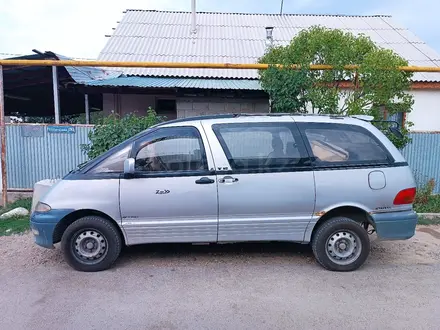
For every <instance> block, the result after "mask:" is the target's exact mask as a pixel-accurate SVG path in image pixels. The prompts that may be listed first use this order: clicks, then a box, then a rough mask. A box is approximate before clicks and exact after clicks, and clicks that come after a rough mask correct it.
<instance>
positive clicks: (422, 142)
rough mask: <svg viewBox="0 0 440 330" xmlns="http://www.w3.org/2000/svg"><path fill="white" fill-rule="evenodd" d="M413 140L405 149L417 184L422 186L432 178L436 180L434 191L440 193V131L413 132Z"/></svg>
mask: <svg viewBox="0 0 440 330" xmlns="http://www.w3.org/2000/svg"><path fill="white" fill-rule="evenodd" d="M411 138H412V142H411V143H410V144H408V145H407V146H406V147H405V149H404V150H403V152H402V153H403V155H404V156H405V158H406V159H407V161H408V164H409V165H410V166H411V168H412V170H413V172H414V176H415V178H416V181H417V184H418V185H419V186H422V185H424V184H426V183H427V182H428V180H430V179H434V180H435V182H436V185H435V190H434V192H435V193H436V194H440V132H413V133H411Z"/></svg>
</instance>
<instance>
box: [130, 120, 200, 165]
mask: <svg viewBox="0 0 440 330" xmlns="http://www.w3.org/2000/svg"><path fill="white" fill-rule="evenodd" d="M134 158H135V170H136V172H145V173H149V172H182V171H183V172H185V171H186V172H187V171H201V170H207V169H208V164H207V161H206V154H205V148H204V146H203V142H202V139H201V136H200V133H199V131H198V130H197V129H196V128H195V127H165V128H160V129H158V130H156V131H154V132H152V133H151V134H149V135H147V136H146V137H145V138H143V139H142V140H141V141H138V142H137V143H136V154H135V157H134Z"/></svg>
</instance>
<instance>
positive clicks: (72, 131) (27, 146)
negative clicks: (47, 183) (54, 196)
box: [6, 124, 92, 189]
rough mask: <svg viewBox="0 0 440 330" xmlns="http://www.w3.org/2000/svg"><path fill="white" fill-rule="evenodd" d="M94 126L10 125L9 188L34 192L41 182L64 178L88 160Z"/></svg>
mask: <svg viewBox="0 0 440 330" xmlns="http://www.w3.org/2000/svg"><path fill="white" fill-rule="evenodd" d="M91 129H92V127H91V126H84V125H71V126H63V125H32V124H31V125H24V124H20V125H7V127H6V141H7V142H6V148H7V175H8V188H12V189H30V188H33V186H34V184H35V183H36V182H38V181H40V180H44V179H52V178H60V177H63V176H64V175H65V174H66V173H68V172H69V171H70V170H72V169H74V168H75V167H76V166H77V165H78V164H81V163H82V162H84V161H85V160H86V159H87V157H86V156H85V155H84V153H83V152H82V151H81V147H80V146H81V144H84V143H88V137H87V134H88V133H89V131H90V130H91Z"/></svg>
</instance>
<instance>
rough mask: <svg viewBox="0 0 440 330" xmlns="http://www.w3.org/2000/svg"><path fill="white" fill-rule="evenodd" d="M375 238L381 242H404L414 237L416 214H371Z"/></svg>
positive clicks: (410, 212) (411, 212) (412, 212)
mask: <svg viewBox="0 0 440 330" xmlns="http://www.w3.org/2000/svg"><path fill="white" fill-rule="evenodd" d="M371 217H372V218H373V221H374V224H375V226H376V233H377V236H378V237H379V238H380V239H382V240H405V239H409V238H411V237H413V236H414V234H415V231H416V225H417V219H418V216H417V213H416V212H415V211H413V210H411V211H403V212H389V213H376V214H372V215H371Z"/></svg>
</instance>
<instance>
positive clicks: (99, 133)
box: [81, 108, 165, 159]
mask: <svg viewBox="0 0 440 330" xmlns="http://www.w3.org/2000/svg"><path fill="white" fill-rule="evenodd" d="M164 119H165V118H164V117H159V116H157V114H156V112H155V111H154V110H153V109H151V108H148V110H147V114H146V116H137V115H136V114H134V113H130V114H127V115H125V116H123V117H120V116H118V115H116V114H111V115H110V116H108V117H105V118H102V119H101V120H100V121H99V123H98V124H97V125H96V126H95V127H94V129H93V130H92V131H90V133H89V135H88V137H89V140H90V143H89V144H83V145H81V149H82V151H83V152H84V153H85V154H86V155H87V156H88V157H89V158H90V159H92V158H95V157H97V156H99V155H101V154H102V153H104V152H106V151H107V150H109V149H110V148H112V147H114V146H116V145H118V144H120V143H121V142H123V141H125V140H127V139H128V138H130V137H132V136H134V135H136V134H137V133H140V132H142V131H144V130H146V129H147V128H149V127H151V126H153V125H155V124H158V123H160V122H161V121H163V120H164Z"/></svg>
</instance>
